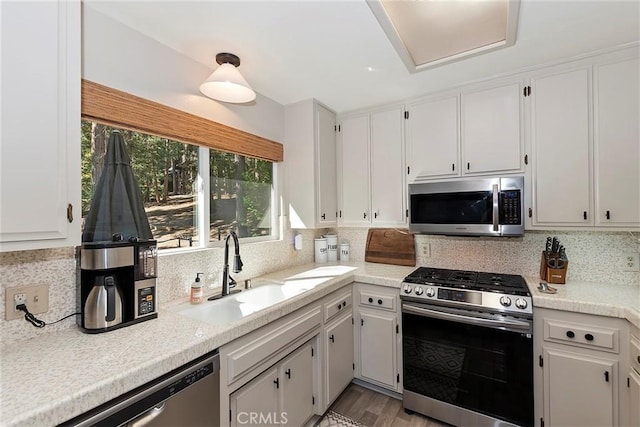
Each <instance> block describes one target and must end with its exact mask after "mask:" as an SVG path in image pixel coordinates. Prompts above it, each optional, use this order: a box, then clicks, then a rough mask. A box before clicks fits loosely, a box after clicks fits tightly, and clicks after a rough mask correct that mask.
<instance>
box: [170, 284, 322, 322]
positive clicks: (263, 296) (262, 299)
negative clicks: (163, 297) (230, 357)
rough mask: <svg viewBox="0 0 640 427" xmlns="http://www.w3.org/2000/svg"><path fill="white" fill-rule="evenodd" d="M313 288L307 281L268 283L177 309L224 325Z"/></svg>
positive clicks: (193, 316)
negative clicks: (307, 284)
mask: <svg viewBox="0 0 640 427" xmlns="http://www.w3.org/2000/svg"><path fill="white" fill-rule="evenodd" d="M309 289H312V286H305V284H304V283H300V284H297V283H295V284H294V283H284V284H278V283H268V284H263V285H261V286H256V287H254V288H252V289H248V290H244V291H242V292H240V293H237V294H231V295H229V296H226V297H223V298H221V299H218V300H215V301H204V302H202V303H200V304H197V305H194V304H189V303H185V304H180V305H178V306H176V307H175V308H174V309H173V310H174V311H176V312H177V313H179V314H181V315H183V316H187V317H190V318H192V319H196V320H201V321H203V322H207V323H211V324H214V325H221V324H225V323H229V322H233V321H234V320H238V319H242V318H243V317H245V316H248V315H249V314H251V313H255V312H256V311H259V310H263V309H265V308H267V307H270V306H272V305H274V304H277V303H279V302H282V301H284V300H286V299H289V298H292V297H294V296H296V295H300V294H302V293H304V292H306V291H308V290H309Z"/></svg>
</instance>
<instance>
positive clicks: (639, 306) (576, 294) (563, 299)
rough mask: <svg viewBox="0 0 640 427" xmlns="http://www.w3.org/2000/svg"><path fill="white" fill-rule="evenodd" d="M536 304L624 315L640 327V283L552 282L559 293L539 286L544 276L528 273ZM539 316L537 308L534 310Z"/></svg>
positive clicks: (588, 312)
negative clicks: (547, 290) (541, 277)
mask: <svg viewBox="0 0 640 427" xmlns="http://www.w3.org/2000/svg"><path fill="white" fill-rule="evenodd" d="M526 280H527V285H528V286H529V292H531V296H532V297H533V306H534V308H535V307H540V308H552V309H556V310H564V311H573V312H577V313H585V314H596V315H599V316H608V317H620V318H623V319H627V320H628V321H629V322H631V324H633V325H635V326H636V327H638V328H640V284H638V283H635V284H634V283H600V282H577V281H573V282H572V281H569V282H567V283H566V284H564V285H556V284H549V286H551V287H553V288H555V289H557V293H555V294H547V293H543V292H541V291H540V290H539V289H538V285H539V283H540V279H538V278H534V277H527V278H526ZM534 316H535V310H534Z"/></svg>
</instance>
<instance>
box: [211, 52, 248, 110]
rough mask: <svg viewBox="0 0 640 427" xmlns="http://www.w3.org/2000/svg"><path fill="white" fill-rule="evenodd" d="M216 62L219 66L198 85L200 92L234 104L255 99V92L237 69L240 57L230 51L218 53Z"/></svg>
mask: <svg viewBox="0 0 640 427" xmlns="http://www.w3.org/2000/svg"><path fill="white" fill-rule="evenodd" d="M216 62H217V63H218V64H220V66H219V67H218V68H217V69H216V70H215V71H214V72H213V73H212V74H211V75H210V76H209V78H208V79H207V80H206V81H205V82H204V83H202V85H200V92H202V93H203V94H204V95H205V96H208V97H209V98H211V99H215V100H217V101H222V102H230V103H234V104H241V103H245V102H251V101H253V100H254V99H256V93H255V92H254V91H253V89H251V87H250V86H249V83H247V81H246V80H245V79H244V77H242V74H240V71H238V68H237V67H238V66H239V65H240V58H238V57H237V56H236V55H234V54H232V53H219V54H217V55H216Z"/></svg>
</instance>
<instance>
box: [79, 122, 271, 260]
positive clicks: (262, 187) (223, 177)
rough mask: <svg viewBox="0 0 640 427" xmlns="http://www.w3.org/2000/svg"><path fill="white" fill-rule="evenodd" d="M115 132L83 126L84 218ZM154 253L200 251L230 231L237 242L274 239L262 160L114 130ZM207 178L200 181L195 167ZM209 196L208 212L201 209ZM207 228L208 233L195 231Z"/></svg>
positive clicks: (266, 170)
mask: <svg viewBox="0 0 640 427" xmlns="http://www.w3.org/2000/svg"><path fill="white" fill-rule="evenodd" d="M114 129H115V128H113V127H110V126H107V125H103V124H100V123H96V122H91V121H82V216H83V218H84V217H85V216H86V215H87V213H88V211H89V208H90V205H91V199H92V196H93V190H94V187H95V184H96V183H97V181H98V179H99V177H100V173H101V171H102V167H103V160H104V154H105V152H106V147H107V141H108V139H109V135H110V133H111V131H112V130H114ZM120 132H121V133H122V135H123V137H124V140H125V144H126V148H127V151H128V154H129V157H130V160H131V167H132V169H133V172H134V175H135V176H136V180H137V181H138V186H139V187H140V190H141V193H142V198H143V203H144V208H145V212H146V214H147V218H148V220H149V224H150V226H151V231H152V232H153V236H154V238H155V239H156V240H157V241H158V248H159V249H172V248H188V247H204V246H207V245H208V244H209V242H211V241H216V240H221V239H223V238H224V237H226V235H227V234H228V232H229V231H230V230H236V231H237V232H238V236H239V237H240V238H246V237H262V236H266V237H270V236H272V235H273V234H275V230H274V226H273V217H272V212H273V209H272V206H273V205H274V200H275V198H274V191H273V167H274V164H273V163H272V162H270V161H267V160H260V159H256V158H252V157H248V156H241V155H237V154H230V153H223V152H219V151H216V150H212V149H208V148H201V147H198V146H196V145H193V144H188V143H184V142H179V141H173V140H170V139H168V138H163V137H159V136H155V135H150V134H146V133H141V132H136V131H131V130H125V129H120ZM203 162H204V164H205V165H207V164H208V165H209V168H208V169H209V171H210V173H209V174H208V175H209V176H208V179H203V180H200V179H199V178H200V177H201V176H202V175H205V174H204V173H201V172H200V171H201V168H202V164H203ZM204 194H209V195H210V197H209V198H208V202H209V215H204V214H202V217H199V215H200V212H202V213H203V212H204V207H205V206H206V205H205V200H204V199H205V197H203V195H204ZM206 229H209V230H210V232H209V233H208V235H206V234H207V233H204V234H205V235H202V233H201V230H206Z"/></svg>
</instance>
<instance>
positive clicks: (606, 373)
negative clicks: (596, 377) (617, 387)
mask: <svg viewBox="0 0 640 427" xmlns="http://www.w3.org/2000/svg"><path fill="white" fill-rule="evenodd" d="M604 380H605V381H606V382H609V371H604Z"/></svg>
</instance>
